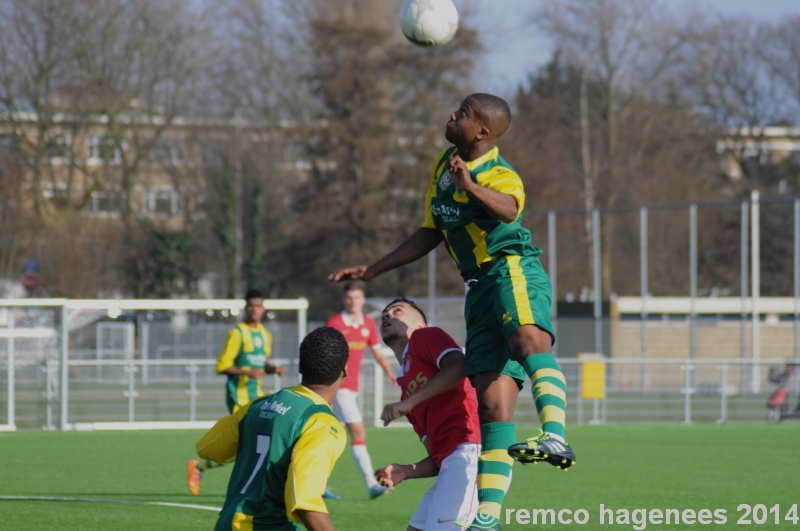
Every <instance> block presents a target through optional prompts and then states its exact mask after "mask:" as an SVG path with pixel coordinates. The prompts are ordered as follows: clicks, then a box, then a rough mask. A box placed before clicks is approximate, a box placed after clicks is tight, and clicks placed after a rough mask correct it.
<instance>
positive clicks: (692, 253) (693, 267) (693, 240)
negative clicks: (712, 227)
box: [689, 205, 697, 382]
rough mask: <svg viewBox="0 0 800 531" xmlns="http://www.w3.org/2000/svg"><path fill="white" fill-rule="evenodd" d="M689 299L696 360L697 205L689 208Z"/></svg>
mask: <svg viewBox="0 0 800 531" xmlns="http://www.w3.org/2000/svg"><path fill="white" fill-rule="evenodd" d="M689 297H690V312H689V320H690V323H689V327H690V345H691V346H690V353H691V358H692V359H693V360H694V359H697V205H691V206H690V207H689ZM692 382H694V379H693V380H692Z"/></svg>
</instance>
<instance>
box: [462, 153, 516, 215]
mask: <svg viewBox="0 0 800 531" xmlns="http://www.w3.org/2000/svg"><path fill="white" fill-rule="evenodd" d="M447 169H448V170H449V171H450V178H451V179H452V180H453V183H454V184H455V185H456V186H457V187H459V188H461V189H462V190H464V191H465V192H466V193H467V195H469V196H470V197H472V198H473V199H475V200H476V201H478V203H480V204H481V206H482V207H483V209H484V210H485V211H486V213H487V214H489V215H490V216H492V217H493V218H495V219H499V220H500V221H502V222H503V223H511V222H513V221H515V220H516V219H517V216H518V212H519V205H517V200H516V199H514V198H513V197H512V196H510V195H508V194H504V193H502V192H498V191H495V190H490V189H488V188H485V187H483V186H481V185H479V184H477V183H475V182H473V181H472V178H471V177H470V175H469V170H468V169H467V164H466V163H465V162H464V160H463V159H462V158H461V157H459V156H458V155H455V156H453V157H450V158H449V159H447Z"/></svg>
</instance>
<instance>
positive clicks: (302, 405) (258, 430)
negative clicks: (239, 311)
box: [197, 327, 348, 531]
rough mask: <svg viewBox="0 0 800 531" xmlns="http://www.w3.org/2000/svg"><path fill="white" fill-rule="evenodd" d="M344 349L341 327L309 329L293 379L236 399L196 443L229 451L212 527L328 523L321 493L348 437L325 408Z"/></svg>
mask: <svg viewBox="0 0 800 531" xmlns="http://www.w3.org/2000/svg"><path fill="white" fill-rule="evenodd" d="M347 356H348V348H347V341H345V339H344V337H343V336H342V334H341V333H339V332H338V331H336V330H334V329H332V328H328V327H323V328H318V329H316V330H314V331H313V332H311V333H310V334H308V336H306V338H305V339H304V340H303V342H302V343H301V344H300V374H301V375H302V381H301V383H300V385H296V386H294V387H288V388H285V389H281V390H280V391H278V392H277V393H275V394H273V395H269V396H265V397H262V398H258V399H256V400H254V401H252V402H250V403H249V404H245V405H243V406H242V407H240V408H238V409H237V410H236V411H235V412H234V413H233V414H232V415H230V416H227V417H225V418H223V419H222V420H220V421H219V422H217V424H216V425H215V426H214V427H213V428H212V429H211V430H210V431H209V432H208V433H207V434H206V435H205V436H204V437H203V438H202V439H201V440H200V441H199V442H198V443H197V454H198V455H199V456H200V457H201V458H203V459H209V460H213V461H228V460H230V459H234V458H236V464H235V465H234V466H233V470H232V471H231V479H230V482H229V483H228V492H227V494H226V496H225V503H224V505H223V506H222V511H220V514H219V519H218V520H217V523H216V526H215V527H214V529H215V530H216V531H231V530H245V529H249V530H266V529H270V530H273V531H296V530H299V529H300V527H299V526H298V525H297V524H298V523H302V524H303V525H304V526H305V527H306V529H308V530H310V531H333V530H334V527H333V524H332V523H331V520H330V518H329V516H328V510H327V508H326V507H325V502H324V501H323V500H322V497H323V491H324V489H325V481H326V480H327V478H328V476H329V475H330V473H331V470H333V465H334V464H336V460H337V459H339V457H340V456H341V455H342V452H343V451H344V447H345V444H347V441H346V437H345V434H344V432H343V430H342V425H341V424H340V423H339V421H338V420H337V419H336V417H335V416H334V414H333V411H332V410H331V407H330V404H331V402H333V399H334V397H335V396H336V391H338V389H339V387H340V386H341V385H342V381H344V378H345V376H347ZM237 454H238V455H237Z"/></svg>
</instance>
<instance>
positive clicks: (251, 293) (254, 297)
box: [244, 289, 266, 323]
mask: <svg viewBox="0 0 800 531" xmlns="http://www.w3.org/2000/svg"><path fill="white" fill-rule="evenodd" d="M244 302H245V307H244V311H245V313H246V314H247V321H248V322H251V323H260V322H261V319H263V318H264V312H265V311H266V310H265V309H264V294H263V293H261V292H260V291H259V290H257V289H250V290H247V293H246V294H245V296H244Z"/></svg>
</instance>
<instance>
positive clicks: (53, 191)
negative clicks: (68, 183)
mask: <svg viewBox="0 0 800 531" xmlns="http://www.w3.org/2000/svg"><path fill="white" fill-rule="evenodd" d="M42 195H44V197H45V198H46V199H47V200H48V201H50V203H52V204H53V205H54V206H55V207H56V208H64V207H66V206H67V198H68V195H67V190H66V189H65V188H48V189H45V190H42Z"/></svg>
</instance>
